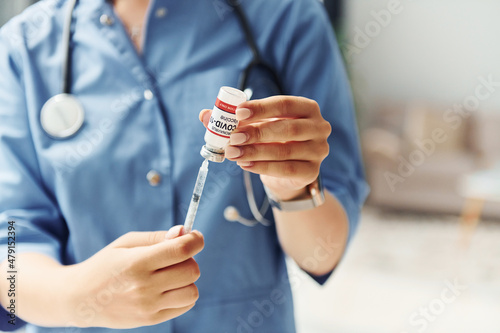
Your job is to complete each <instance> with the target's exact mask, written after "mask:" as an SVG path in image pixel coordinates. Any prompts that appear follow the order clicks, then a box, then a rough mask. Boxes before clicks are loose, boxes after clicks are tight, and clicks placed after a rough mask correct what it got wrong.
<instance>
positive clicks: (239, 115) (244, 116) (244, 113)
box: [236, 109, 252, 120]
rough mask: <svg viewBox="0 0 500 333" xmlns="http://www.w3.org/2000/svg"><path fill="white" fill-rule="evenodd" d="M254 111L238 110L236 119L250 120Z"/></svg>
mask: <svg viewBox="0 0 500 333" xmlns="http://www.w3.org/2000/svg"><path fill="white" fill-rule="evenodd" d="M251 115H252V110H250V109H236V119H238V120H244V119H248V118H250V116H251Z"/></svg>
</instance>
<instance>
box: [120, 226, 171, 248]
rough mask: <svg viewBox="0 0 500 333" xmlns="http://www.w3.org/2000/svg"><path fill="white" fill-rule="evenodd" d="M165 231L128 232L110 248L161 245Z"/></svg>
mask: <svg viewBox="0 0 500 333" xmlns="http://www.w3.org/2000/svg"><path fill="white" fill-rule="evenodd" d="M166 235H167V231H164V230H162V231H152V232H137V231H134V232H129V233H126V234H125V235H123V236H121V237H120V238H118V239H116V240H115V241H114V242H113V243H111V244H110V246H112V247H122V248H132V247H139V246H151V245H155V244H158V243H161V242H163V241H164V240H165V236H166Z"/></svg>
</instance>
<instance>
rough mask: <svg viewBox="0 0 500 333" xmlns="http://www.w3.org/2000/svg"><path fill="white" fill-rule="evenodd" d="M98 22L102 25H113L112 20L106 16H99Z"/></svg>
mask: <svg viewBox="0 0 500 333" xmlns="http://www.w3.org/2000/svg"><path fill="white" fill-rule="evenodd" d="M99 21H100V22H101V24H102V25H112V24H113V23H114V21H113V18H112V17H111V16H109V15H106V14H103V15H101V18H100V19H99Z"/></svg>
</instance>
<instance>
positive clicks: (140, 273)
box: [68, 226, 204, 329]
mask: <svg viewBox="0 0 500 333" xmlns="http://www.w3.org/2000/svg"><path fill="white" fill-rule="evenodd" d="M181 234H182V227H181V226H175V227H173V228H172V229H170V230H169V231H168V232H165V231H163V232H131V233H128V234H126V235H124V236H122V237H120V238H118V239H117V240H115V241H114V242H113V243H111V244H109V245H108V246H107V247H105V248H104V249H102V250H101V251H99V252H98V253H96V254H95V255H94V256H92V257H91V258H89V259H88V260H86V261H84V262H82V263H80V264H77V265H74V266H73V267H72V270H73V274H71V275H73V276H74V277H75V280H73V281H68V283H73V284H74V286H75V288H74V289H73V295H74V297H72V299H71V301H70V302H71V303H72V304H71V305H72V306H71V308H72V309H74V311H73V313H72V314H70V318H71V319H72V321H73V322H72V323H71V324H70V326H77V327H91V326H94V327H95V326H99V327H108V328H120V329H125V328H134V327H140V326H149V325H155V324H159V323H162V322H164V321H167V320H169V319H172V318H175V317H178V316H180V315H181V314H183V313H185V312H187V311H189V310H190V309H191V308H192V307H193V306H194V305H195V302H196V301H197V299H198V289H197V287H196V286H195V284H194V282H195V281H196V280H198V278H199V277H200V270H199V267H198V264H197V263H196V261H195V260H194V259H193V256H194V255H195V254H197V253H199V252H200V251H201V250H202V249H203V246H204V240H203V236H202V234H201V233H200V232H198V231H194V232H192V233H189V234H186V235H181Z"/></svg>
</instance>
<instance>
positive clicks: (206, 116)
mask: <svg viewBox="0 0 500 333" xmlns="http://www.w3.org/2000/svg"><path fill="white" fill-rule="evenodd" d="M211 115H212V110H209V109H203V110H201V112H200V115H199V117H200V121H201V122H202V123H203V125H204V126H205V127H207V126H208V122H209V121H210V116H211Z"/></svg>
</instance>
